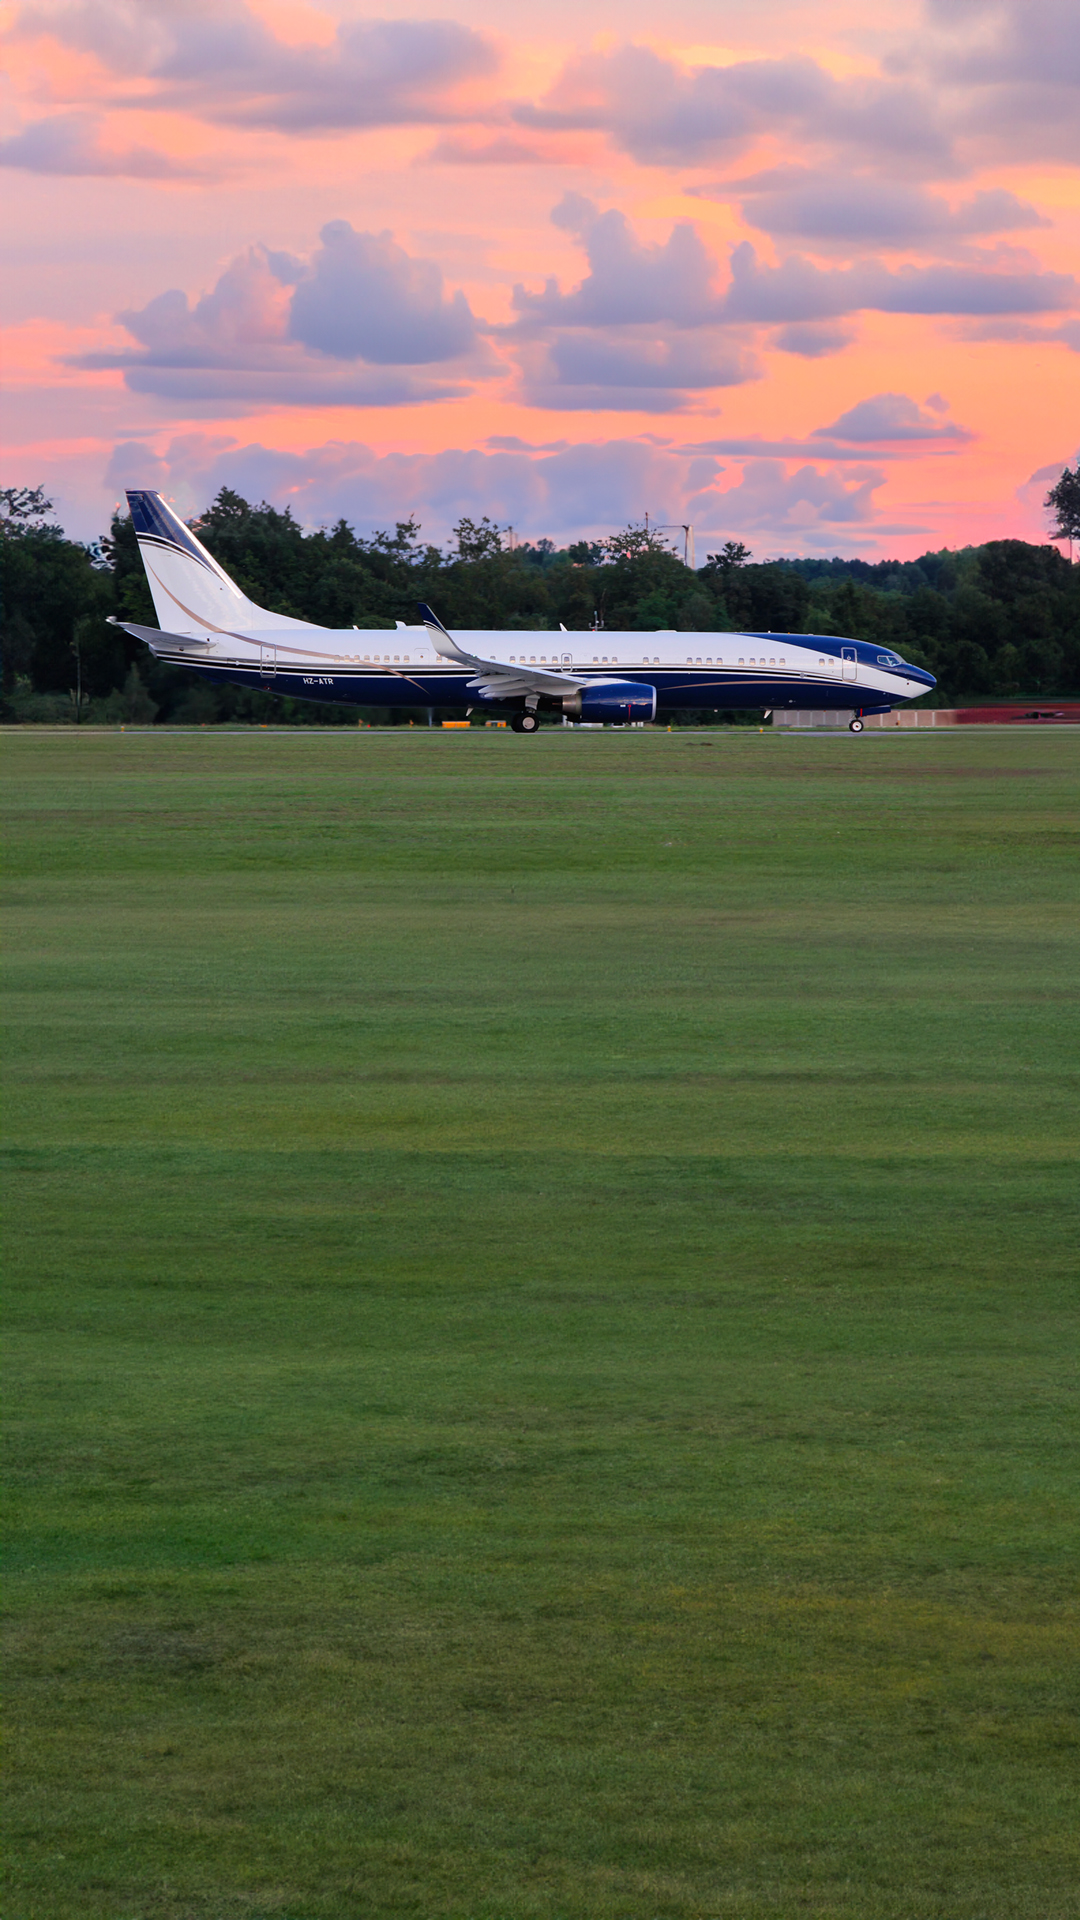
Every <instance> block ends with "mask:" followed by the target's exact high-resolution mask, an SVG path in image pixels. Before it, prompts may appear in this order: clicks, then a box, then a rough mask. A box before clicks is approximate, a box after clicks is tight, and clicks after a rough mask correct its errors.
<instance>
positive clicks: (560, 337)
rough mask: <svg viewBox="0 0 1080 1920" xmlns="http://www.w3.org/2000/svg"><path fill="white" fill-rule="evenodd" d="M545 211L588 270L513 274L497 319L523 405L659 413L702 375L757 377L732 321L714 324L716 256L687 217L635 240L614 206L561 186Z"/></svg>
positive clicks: (682, 401) (719, 380) (674, 405)
mask: <svg viewBox="0 0 1080 1920" xmlns="http://www.w3.org/2000/svg"><path fill="white" fill-rule="evenodd" d="M551 217H552V220H553V221H554V223H555V225H556V226H557V227H560V228H562V229H563V231H564V232H567V233H572V234H573V235H574V237H575V238H576V239H577V240H578V241H579V242H580V244H581V246H582V247H583V248H584V251H585V254H586V258H587V260H588V269H589V270H588V272H587V273H586V275H585V277H584V278H583V279H582V281H581V283H580V285H579V286H577V287H575V288H572V289H571V290H570V291H569V292H567V293H564V292H563V291H562V289H561V288H560V286H559V283H558V281H557V280H555V279H554V278H549V279H548V280H547V282H546V283H545V285H544V288H543V290H542V291H541V292H531V291H529V290H528V289H527V288H526V287H523V286H520V285H519V286H516V287H515V288H514V293H513V304H514V308H515V311H516V313H517V315H518V318H517V320H516V321H515V322H514V323H513V325H512V326H511V327H510V328H508V329H507V330H506V331H507V334H508V337H509V338H510V339H511V340H513V341H514V343H515V345H516V347H517V351H518V354H519V358H520V361H521V366H522V373H523V378H524V390H525V394H526V397H527V399H528V400H529V402H530V403H531V404H532V405H533V406H541V407H558V408H568V409H572V410H579V409H593V408H601V409H609V410H610V409H613V408H616V409H621V410H626V409H628V408H629V409H638V410H646V411H649V412H653V413H670V412H674V411H677V410H679V409H680V408H681V407H683V406H685V405H686V404H687V399H688V396H689V395H690V394H691V393H693V392H695V391H701V390H703V389H706V388H710V387H727V386H736V385H738V384H739V383H741V382H742V381H744V380H751V379H754V378H756V376H757V373H758V371H759V369H758V365H757V362H756V360H755V358H754V355H753V353H752V352H751V351H750V349H749V348H748V346H747V345H746V343H745V341H744V340H743V339H742V338H741V337H740V335H739V333H738V330H732V329H728V330H725V329H723V328H722V327H721V326H720V325H719V324H718V322H719V316H720V303H719V300H718V298H717V295H716V292H715V290H714V287H713V280H714V277H715V274H716V272H717V262H716V259H715V257H714V256H713V255H712V254H711V253H710V252H709V250H708V248H707V247H705V245H704V244H703V242H702V240H701V238H700V236H699V235H698V233H697V230H696V228H695V227H694V226H693V225H691V223H690V222H688V221H679V222H677V223H676V224H675V226H673V227H672V229H671V232H670V233H669V235H668V237H667V239H666V240H662V241H655V242H646V241H642V240H639V239H638V238H637V236H636V235H635V234H634V233H633V231H632V230H631V228H630V226H629V223H628V222H627V220H626V218H625V215H623V214H622V213H620V212H619V210H618V209H617V208H614V207H610V208H608V209H607V211H606V212H603V213H601V211H600V210H599V208H598V207H596V206H594V204H593V203H592V201H591V200H586V199H584V198H583V197H582V195H581V194H577V193H568V194H566V195H565V197H564V198H563V199H562V200H561V201H560V202H559V204H558V206H556V207H555V208H554V210H553V212H552V216H551Z"/></svg>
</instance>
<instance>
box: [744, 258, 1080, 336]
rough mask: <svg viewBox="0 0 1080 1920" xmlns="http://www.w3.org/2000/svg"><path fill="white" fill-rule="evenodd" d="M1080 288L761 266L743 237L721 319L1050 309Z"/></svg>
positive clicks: (976, 276) (1027, 280) (992, 278)
mask: <svg viewBox="0 0 1080 1920" xmlns="http://www.w3.org/2000/svg"><path fill="white" fill-rule="evenodd" d="M1078 298H1080V287H1078V285H1077V282H1076V280H1075V279H1074V278H1073V276H1072V275H1071V274H1063V273H1000V272H994V271H987V270H985V269H982V268H978V267H967V266H964V267H959V266H949V265H942V264H940V263H938V264H934V265H932V266H928V267H909V266H905V267H900V268H897V269H896V270H895V271H893V270H892V269H890V268H888V267H886V266H884V265H883V264H882V263H881V261H879V260H874V259H864V260H860V261H858V262H857V263H856V264H855V265H854V266H851V267H836V268H827V267H818V266H815V265H814V263H813V261H811V260H807V259H805V258H804V257H803V256H802V255H800V254H789V255H788V256H787V258H786V259H784V260H782V261H781V263H780V265H779V266H776V267H770V266H763V265H762V264H761V263H760V262H759V260H758V257H757V253H756V252H755V249H754V248H753V247H752V246H751V244H750V242H749V241H748V240H747V241H743V243H742V244H741V245H740V246H737V247H736V248H735V249H734V251H733V252H732V255H731V285H730V287H729V289H728V292H727V295H726V297H725V299H724V301H723V304H722V308H721V311H722V314H723V316H724V318H726V319H729V320H738V321H744V322H749V321H756V322H759V323H760V322H765V323H785V322H787V323H790V322H791V321H799V320H833V319H838V318H840V317H841V316H842V315H844V314H849V313H856V312H858V311H860V310H861V309H874V310H876V311H877V312H879V313H925V314H1003V313H1049V312H1053V311H1055V310H1057V311H1060V310H1061V309H1063V308H1069V307H1072V306H1074V305H1075V304H1076V302H1077V300H1078Z"/></svg>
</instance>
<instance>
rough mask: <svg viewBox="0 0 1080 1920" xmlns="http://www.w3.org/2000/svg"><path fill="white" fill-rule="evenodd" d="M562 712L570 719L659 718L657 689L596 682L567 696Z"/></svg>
mask: <svg viewBox="0 0 1080 1920" xmlns="http://www.w3.org/2000/svg"><path fill="white" fill-rule="evenodd" d="M562 710H563V712H564V713H565V714H567V715H568V717H569V718H570V719H571V720H593V721H599V720H613V721H615V722H616V723H619V722H621V723H622V725H623V726H625V725H626V724H627V722H628V721H631V720H637V721H644V720H655V719H656V688H655V687H650V686H647V685H646V684H645V682H644V681H642V680H593V681H591V682H590V684H589V685H588V686H587V687H581V688H580V689H579V691H578V692H577V693H570V694H567V696H566V698H565V700H564V701H563V703H562Z"/></svg>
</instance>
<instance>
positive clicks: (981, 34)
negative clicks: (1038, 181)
mask: <svg viewBox="0 0 1080 1920" xmlns="http://www.w3.org/2000/svg"><path fill="white" fill-rule="evenodd" d="M886 66H887V67H888V69H889V70H890V72H891V73H892V74H893V75H894V76H896V77H898V78H903V79H907V80H911V79H914V80H915V81H916V82H918V81H920V80H922V81H929V82H930V83H931V84H933V85H935V86H936V87H937V88H938V89H945V88H947V89H948V92H949V97H950V99H951V100H952V102H953V109H952V111H953V120H954V124H955V127H956V130H957V134H958V136H959V137H960V138H961V139H963V140H964V141H965V142H966V143H967V144H968V145H969V146H971V147H972V148H973V149H974V150H975V151H980V152H981V153H982V154H983V155H984V156H987V157H988V156H990V155H1000V156H1001V157H1003V158H1006V159H1010V160H1013V161H1015V160H1016V159H1018V158H1019V157H1021V156H1023V157H1025V158H1041V159H1048V160H1063V161H1066V162H1067V161H1075V160H1076V159H1077V158H1080V33H1078V32H1077V19H1076V6H1075V0H927V6H926V19H925V21H924V24H923V28H922V30H921V31H920V33H919V36H918V38H917V40H916V41H914V42H913V43H911V44H910V45H909V46H907V47H906V48H901V49H898V50H895V51H894V52H893V53H892V54H891V55H890V56H889V58H888V60H887V61H886Z"/></svg>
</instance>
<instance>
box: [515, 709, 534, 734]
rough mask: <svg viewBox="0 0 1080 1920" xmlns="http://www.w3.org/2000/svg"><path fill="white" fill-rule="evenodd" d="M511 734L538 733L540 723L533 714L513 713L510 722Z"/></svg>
mask: <svg viewBox="0 0 1080 1920" xmlns="http://www.w3.org/2000/svg"><path fill="white" fill-rule="evenodd" d="M510 731H511V733H539V731H540V722H539V720H538V719H537V717H536V715H535V713H515V715H514V717H513V719H512V720H511V722H510Z"/></svg>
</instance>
